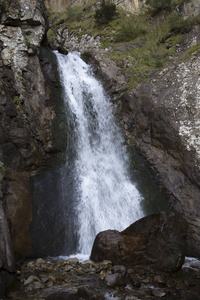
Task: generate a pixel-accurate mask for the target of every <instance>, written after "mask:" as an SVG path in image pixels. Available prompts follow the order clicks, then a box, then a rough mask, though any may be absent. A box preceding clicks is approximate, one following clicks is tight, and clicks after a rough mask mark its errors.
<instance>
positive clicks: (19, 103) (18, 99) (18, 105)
mask: <svg viewBox="0 0 200 300" xmlns="http://www.w3.org/2000/svg"><path fill="white" fill-rule="evenodd" d="M13 103H14V104H15V105H16V106H17V108H19V107H20V105H21V99H20V98H19V96H14V97H13Z"/></svg>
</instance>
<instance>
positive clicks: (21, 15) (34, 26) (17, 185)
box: [0, 0, 54, 255]
mask: <svg viewBox="0 0 200 300" xmlns="http://www.w3.org/2000/svg"><path fill="white" fill-rule="evenodd" d="M1 3H2V2H1ZM1 11H2V14H1V23H0V50H1V56H0V74H1V75H0V85H1V91H0V115H1V117H0V141H1V142H0V161H2V162H3V163H4V169H5V171H4V181H3V195H4V197H3V207H4V211H5V214H6V217H7V220H8V223H9V227H10V231H11V236H12V240H13V244H14V248H15V251H16V253H17V254H19V255H28V254H30V235H29V232H28V226H29V224H30V221H31V200H30V184H29V177H30V175H31V174H33V173H34V172H35V171H36V170H37V169H39V168H41V167H42V165H43V164H44V161H45V160H46V156H47V153H48V152H49V151H50V150H51V148H52V131H51V127H52V120H53V118H54V113H53V109H52V103H50V102H49V100H48V97H47V93H46V91H45V86H44V77H43V73H42V70H41V67H40V62H39V58H38V53H39V47H40V44H41V42H42V40H43V38H44V34H45V28H46V24H45V18H46V16H45V8H44V6H43V5H42V4H41V1H36V0H35V1H32V0H29V1H25V2H24V1H21V0H18V1H17V0H16V1H4V2H3V4H1Z"/></svg>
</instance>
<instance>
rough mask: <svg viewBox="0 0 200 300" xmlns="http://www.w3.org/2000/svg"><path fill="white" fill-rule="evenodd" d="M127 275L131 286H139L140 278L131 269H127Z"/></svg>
mask: <svg viewBox="0 0 200 300" xmlns="http://www.w3.org/2000/svg"><path fill="white" fill-rule="evenodd" d="M127 277H128V279H129V282H130V283H131V284H132V286H134V287H137V288H139V287H140V286H141V280H140V279H139V277H138V276H137V275H136V274H134V272H133V270H131V269H129V270H128V272H127Z"/></svg>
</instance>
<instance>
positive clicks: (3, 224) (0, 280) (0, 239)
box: [0, 181, 17, 298]
mask: <svg viewBox="0 0 200 300" xmlns="http://www.w3.org/2000/svg"><path fill="white" fill-rule="evenodd" d="M15 271H16V270H15V259H14V251H13V247H12V243H11V239H10V234H9V229H8V224H7V221H6V218H5V215H4V212H3V207H2V193H1V181H0V297H1V298H3V297H4V293H5V291H6V290H7V289H9V288H10V287H11V286H12V285H13V284H14V283H15V282H16V280H17V278H16V274H15Z"/></svg>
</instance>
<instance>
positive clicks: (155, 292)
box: [152, 289, 166, 298]
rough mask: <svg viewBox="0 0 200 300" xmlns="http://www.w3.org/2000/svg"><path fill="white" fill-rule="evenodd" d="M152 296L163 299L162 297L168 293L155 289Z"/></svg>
mask: <svg viewBox="0 0 200 300" xmlns="http://www.w3.org/2000/svg"><path fill="white" fill-rule="evenodd" d="M152 294H153V295H154V296H156V297H159V298H161V297H164V296H165V295H166V292H165V291H164V290H157V289H155V290H153V291H152Z"/></svg>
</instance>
